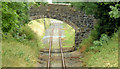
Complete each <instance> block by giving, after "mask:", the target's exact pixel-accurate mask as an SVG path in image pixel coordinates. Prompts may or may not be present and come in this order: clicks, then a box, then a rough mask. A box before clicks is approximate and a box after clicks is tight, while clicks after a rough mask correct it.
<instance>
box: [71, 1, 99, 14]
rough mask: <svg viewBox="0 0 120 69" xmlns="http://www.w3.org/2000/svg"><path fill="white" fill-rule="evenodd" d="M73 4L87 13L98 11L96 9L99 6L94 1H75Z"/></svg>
mask: <svg viewBox="0 0 120 69" xmlns="http://www.w3.org/2000/svg"><path fill="white" fill-rule="evenodd" d="M71 4H72V5H73V6H75V7H77V9H78V10H82V11H85V13H86V14H93V13H94V12H95V11H97V10H96V9H97V7H98V5H97V4H96V3H92V2H85V3H82V2H73V3H71ZM93 8H94V9H93Z"/></svg>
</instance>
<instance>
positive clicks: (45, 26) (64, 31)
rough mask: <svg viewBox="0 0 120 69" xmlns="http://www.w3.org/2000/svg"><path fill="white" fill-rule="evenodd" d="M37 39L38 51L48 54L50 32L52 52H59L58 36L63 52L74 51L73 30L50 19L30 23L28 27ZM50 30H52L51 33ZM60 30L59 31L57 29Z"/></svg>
mask: <svg viewBox="0 0 120 69" xmlns="http://www.w3.org/2000/svg"><path fill="white" fill-rule="evenodd" d="M28 26H29V27H30V28H31V29H32V30H33V31H34V32H35V33H36V34H37V36H38V37H39V38H38V40H37V41H38V46H39V47H40V51H42V52H48V50H49V41H50V37H51V32H52V38H53V39H52V41H53V43H52V52H60V48H59V46H58V45H59V41H58V38H59V34H61V38H62V47H63V51H64V52H70V51H74V48H75V29H74V28H73V27H71V26H70V25H69V24H68V23H66V22H64V21H60V20H57V19H52V18H41V19H35V20H32V21H30V23H29V25H28ZM52 28H54V30H53V31H52ZM59 28H60V29H59Z"/></svg>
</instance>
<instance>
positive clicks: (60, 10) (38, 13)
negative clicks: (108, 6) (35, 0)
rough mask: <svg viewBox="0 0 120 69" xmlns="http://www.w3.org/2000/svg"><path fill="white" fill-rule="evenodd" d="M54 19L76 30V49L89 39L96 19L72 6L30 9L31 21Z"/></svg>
mask: <svg viewBox="0 0 120 69" xmlns="http://www.w3.org/2000/svg"><path fill="white" fill-rule="evenodd" d="M40 18H52V19H57V20H61V21H63V22H66V23H67V24H69V25H70V26H71V27H73V28H74V29H75V48H77V47H78V45H79V44H80V43H81V42H82V40H83V39H84V38H86V37H88V35H89V33H90V32H91V29H93V27H94V17H93V16H91V15H89V16H87V15H86V14H85V13H84V12H82V11H79V10H76V8H75V7H71V6H70V5H58V4H48V5H40V7H36V6H32V7H31V8H30V20H35V19H40Z"/></svg>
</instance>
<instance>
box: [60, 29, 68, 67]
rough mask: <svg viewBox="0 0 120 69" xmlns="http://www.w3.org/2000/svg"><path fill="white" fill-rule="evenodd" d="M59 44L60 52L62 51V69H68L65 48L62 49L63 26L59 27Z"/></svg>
mask: <svg viewBox="0 0 120 69" xmlns="http://www.w3.org/2000/svg"><path fill="white" fill-rule="evenodd" d="M59 46H60V52H61V61H62V69H66V65H65V59H64V56H63V49H62V40H61V28H59Z"/></svg>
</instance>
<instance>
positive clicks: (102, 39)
mask: <svg viewBox="0 0 120 69" xmlns="http://www.w3.org/2000/svg"><path fill="white" fill-rule="evenodd" d="M108 40H109V37H108V36H107V35H106V34H102V35H101V37H100V40H96V41H93V45H94V46H102V45H103V44H104V43H107V44H108Z"/></svg>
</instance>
